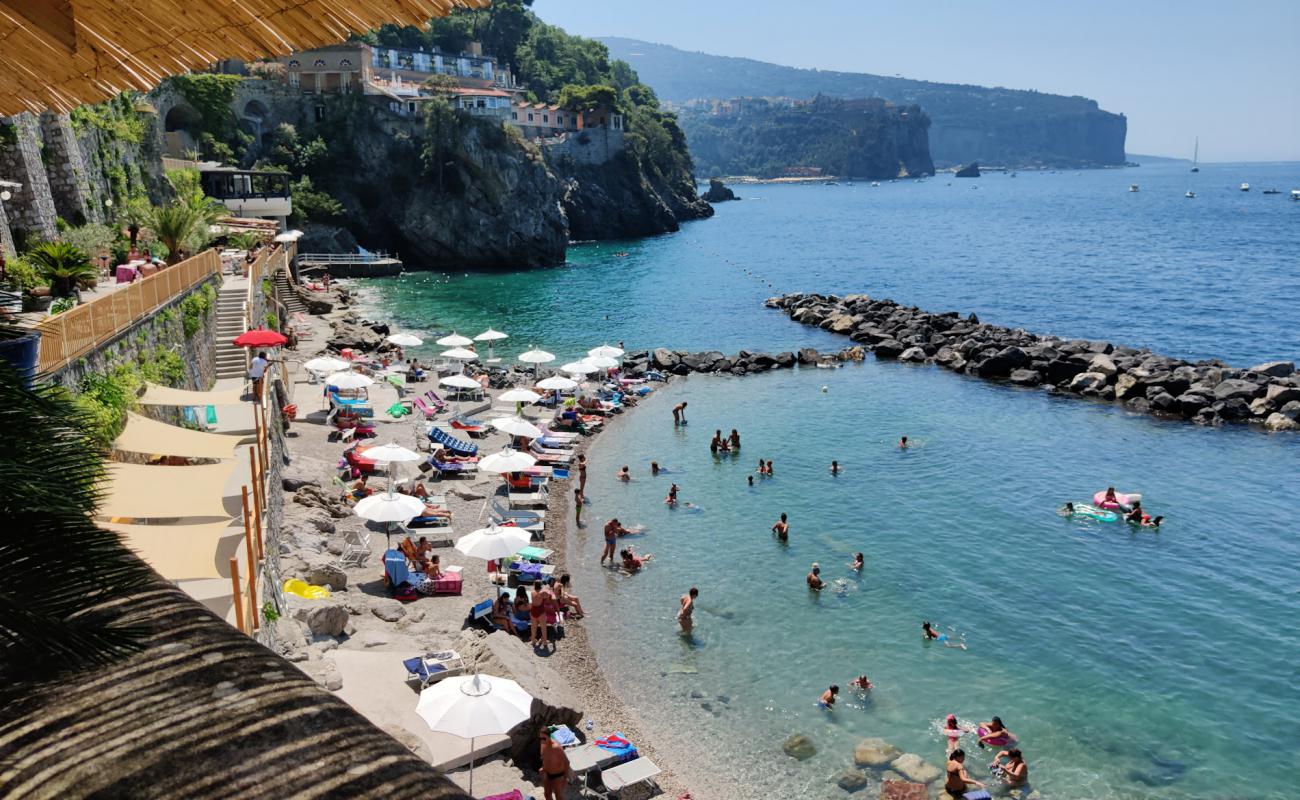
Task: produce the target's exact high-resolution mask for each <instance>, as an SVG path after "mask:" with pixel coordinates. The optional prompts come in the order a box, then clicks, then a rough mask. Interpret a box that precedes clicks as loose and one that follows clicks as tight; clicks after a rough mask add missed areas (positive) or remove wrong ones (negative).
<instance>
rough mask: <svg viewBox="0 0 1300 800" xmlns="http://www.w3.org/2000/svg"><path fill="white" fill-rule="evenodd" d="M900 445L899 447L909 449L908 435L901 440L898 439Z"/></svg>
mask: <svg viewBox="0 0 1300 800" xmlns="http://www.w3.org/2000/svg"><path fill="white" fill-rule="evenodd" d="M898 446H899V448H900V449H902V450H906V449H907V437H906V436H904V437H903V438H902V439H899V440H898Z"/></svg>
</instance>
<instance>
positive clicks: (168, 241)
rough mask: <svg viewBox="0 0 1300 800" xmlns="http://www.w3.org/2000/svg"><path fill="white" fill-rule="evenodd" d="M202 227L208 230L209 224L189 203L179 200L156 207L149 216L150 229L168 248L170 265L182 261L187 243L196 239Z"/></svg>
mask: <svg viewBox="0 0 1300 800" xmlns="http://www.w3.org/2000/svg"><path fill="white" fill-rule="evenodd" d="M200 227H203V228H206V227H207V222H206V221H204V220H203V218H202V217H201V216H200V215H199V214H197V213H195V211H194V209H193V208H191V207H190V206H189V205H188V204H187V203H182V202H180V201H179V200H174V201H172V202H170V203H168V204H167V205H165V206H156V207H155V208H154V209H153V211H152V212H151V213H150V215H149V229H150V230H152V231H153V235H154V236H157V237H158V241H160V242H162V245H163V247H166V248H167V263H168V264H175V263H176V262H177V261H180V260H181V250H182V249H183V248H184V246H185V243H186V242H188V241H190V240H191V239H193V238H195V236H196V234H197V233H198V232H199V230H200Z"/></svg>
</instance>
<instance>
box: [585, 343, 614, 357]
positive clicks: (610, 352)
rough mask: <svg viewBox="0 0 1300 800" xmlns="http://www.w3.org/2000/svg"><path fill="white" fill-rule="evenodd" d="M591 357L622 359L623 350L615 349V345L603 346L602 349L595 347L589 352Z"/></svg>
mask: <svg viewBox="0 0 1300 800" xmlns="http://www.w3.org/2000/svg"><path fill="white" fill-rule="evenodd" d="M587 355H589V356H604V357H605V358H621V357H622V355H623V348H621V347H614V346H613V345H608V344H602V345H601V346H600V347H593V348H591V349H590V350H588V351H587Z"/></svg>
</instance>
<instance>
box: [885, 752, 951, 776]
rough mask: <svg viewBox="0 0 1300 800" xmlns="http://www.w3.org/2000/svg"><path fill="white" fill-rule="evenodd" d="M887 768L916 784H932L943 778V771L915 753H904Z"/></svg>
mask: <svg viewBox="0 0 1300 800" xmlns="http://www.w3.org/2000/svg"><path fill="white" fill-rule="evenodd" d="M889 768H890V769H892V770H893V771H894V772H897V773H898V774H899V775H902V776H903V777H904V778H907V779H908V780H909V781H915V782H917V783H934V782H935V781H937V780H939V779H940V778H942V777H943V770H942V769H940V768H939V767H936V766H935V765H933V764H931V763H930V762H928V761H926V760H925V759H923V758H921V757H920V756H918V755H917V754H916V753H904V754H902V755H901V756H899V757H898V758H896V759H894V760H893V761H892V762H891V763H890V765H889Z"/></svg>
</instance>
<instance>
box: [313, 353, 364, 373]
mask: <svg viewBox="0 0 1300 800" xmlns="http://www.w3.org/2000/svg"><path fill="white" fill-rule="evenodd" d="M351 366H352V365H351V364H349V363H348V362H346V361H343V360H341V359H338V358H332V357H330V356H321V357H320V358H313V359H312V360H310V361H306V362H304V363H303V365H302V368H303V369H305V370H307V371H308V372H318V373H327V374H328V373H330V372H338V371H340V370H345V369H349V368H350V367H351Z"/></svg>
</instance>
